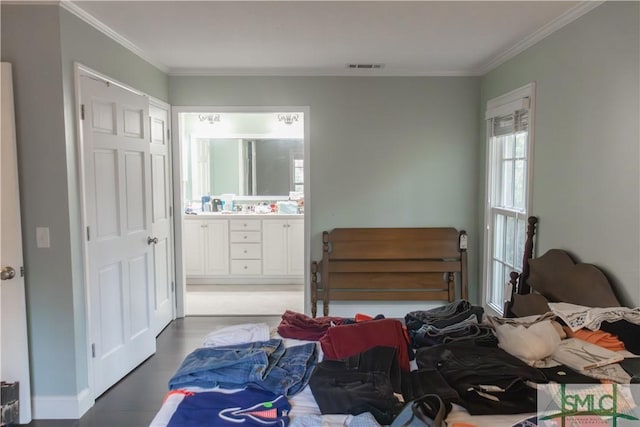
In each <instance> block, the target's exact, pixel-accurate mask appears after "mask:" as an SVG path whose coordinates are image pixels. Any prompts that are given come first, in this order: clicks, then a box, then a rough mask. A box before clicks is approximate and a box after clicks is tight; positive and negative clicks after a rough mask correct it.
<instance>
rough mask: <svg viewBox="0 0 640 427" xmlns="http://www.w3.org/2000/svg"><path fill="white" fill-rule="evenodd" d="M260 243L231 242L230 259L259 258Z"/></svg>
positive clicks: (260, 251) (260, 252)
mask: <svg viewBox="0 0 640 427" xmlns="http://www.w3.org/2000/svg"><path fill="white" fill-rule="evenodd" d="M261 254H262V245H261V244H259V243H232V244H231V259H260V255H261Z"/></svg>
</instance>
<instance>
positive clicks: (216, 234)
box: [204, 220, 229, 276]
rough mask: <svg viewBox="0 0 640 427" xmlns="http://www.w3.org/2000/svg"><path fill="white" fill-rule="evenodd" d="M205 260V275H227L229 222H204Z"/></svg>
mask: <svg viewBox="0 0 640 427" xmlns="http://www.w3.org/2000/svg"><path fill="white" fill-rule="evenodd" d="M204 223H205V228H204V230H205V233H204V235H205V242H206V244H205V246H206V251H205V258H204V263H205V266H204V272H205V274H206V275H208V276H209V275H220V274H229V222H228V221H227V220H206V221H204Z"/></svg>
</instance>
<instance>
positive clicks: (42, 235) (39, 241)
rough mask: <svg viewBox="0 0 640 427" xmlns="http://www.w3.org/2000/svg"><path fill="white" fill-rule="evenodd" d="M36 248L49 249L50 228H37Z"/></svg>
mask: <svg viewBox="0 0 640 427" xmlns="http://www.w3.org/2000/svg"><path fill="white" fill-rule="evenodd" d="M36 246H37V247H38V248H49V247H51V242H50V240H49V227H36Z"/></svg>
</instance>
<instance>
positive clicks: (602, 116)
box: [478, 2, 640, 306]
mask: <svg viewBox="0 0 640 427" xmlns="http://www.w3.org/2000/svg"><path fill="white" fill-rule="evenodd" d="M639 9H640V3H638V2H606V3H605V4H603V5H602V6H599V7H597V8H596V9H594V10H593V11H591V12H589V13H588V14H586V15H584V16H582V17H581V18H579V19H577V20H576V21H574V22H572V23H571V24H569V25H567V26H565V27H564V28H562V29H560V30H559V31H557V32H555V33H553V34H551V35H550V36H549V37H547V38H545V39H544V40H542V41H541V42H539V43H537V44H536V45H534V46H533V47H531V48H529V49H528V50H526V51H525V52H523V53H522V54H520V55H518V56H517V57H515V58H513V59H512V60H510V61H508V62H506V63H505V64H503V65H501V66H500V67H498V68H497V69H495V70H493V71H491V72H490V73H488V74H487V75H486V76H484V77H483V79H482V95H481V107H482V110H483V111H484V107H485V105H486V101H487V100H488V99H491V98H493V97H496V96H498V95H501V94H503V93H506V92H508V91H510V90H513V89H516V88H518V87H520V86H523V85H525V84H526V83H528V82H530V81H535V82H536V110H535V113H536V117H535V142H534V144H535V145H534V150H535V153H534V157H533V200H532V204H533V207H532V213H533V214H534V215H537V216H539V219H540V223H539V228H538V240H537V254H538V255H541V254H543V253H544V252H545V251H546V250H548V249H550V248H562V249H566V250H568V251H570V252H571V253H573V254H574V255H577V256H578V259H579V260H580V261H583V262H592V263H595V264H597V265H598V266H599V267H602V268H603V269H604V270H605V271H606V272H607V273H608V274H609V276H610V278H611V279H613V281H614V282H615V284H616V285H617V287H618V290H619V291H620V293H621V296H622V297H623V298H624V299H625V300H626V302H627V303H629V304H633V305H634V306H637V305H638V304H640V275H639V272H638V264H639V261H640V248H639V245H640V231H639V225H640V224H639V222H640V211H639V197H638V196H639V190H638V188H639V183H640V175H639V170H640V167H639V166H640V161H639V160H640V154H639V145H640V144H639V139H638V135H639V133H638V131H639V130H640V126H639V120H640V119H639V118H640V111H639V106H638V99H639V94H640V88H639V81H640V77H639V76H640V73H639V64H640V58H639V52H640V34H639V30H638V28H639V20H640V10H639ZM483 116H484V113H483ZM482 156H483V157H484V150H483V152H482ZM480 165H481V166H482V173H481V174H480V175H478V176H483V174H484V160H481V162H480ZM480 181H481V180H480ZM480 184H481V186H480V187H479V192H481V193H482V194H484V187H483V185H482V184H483V183H482V182H480ZM480 200H482V199H480ZM480 203H481V204H480V209H479V212H481V213H482V212H484V210H483V205H482V202H480ZM479 225H480V223H479ZM480 259H482V258H480ZM586 288H587V289H588V285H586Z"/></svg>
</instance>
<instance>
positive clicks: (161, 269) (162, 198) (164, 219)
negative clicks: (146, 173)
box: [149, 101, 174, 336]
mask: <svg viewBox="0 0 640 427" xmlns="http://www.w3.org/2000/svg"><path fill="white" fill-rule="evenodd" d="M149 134H150V137H149V140H150V145H151V147H150V149H151V195H152V206H151V235H152V239H153V242H154V243H153V269H154V277H155V286H154V306H153V312H154V322H153V329H154V332H155V334H156V336H157V335H158V334H159V333H160V332H162V330H163V329H164V327H165V326H167V325H168V324H169V322H171V320H173V307H174V303H173V301H174V298H173V289H174V286H173V283H174V282H173V239H172V233H171V230H172V225H171V215H172V209H171V199H172V196H171V195H172V192H171V157H170V153H171V145H170V132H169V106H168V105H166V104H163V103H160V102H155V101H154V102H152V103H151V104H150V105H149ZM156 239H157V240H156Z"/></svg>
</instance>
